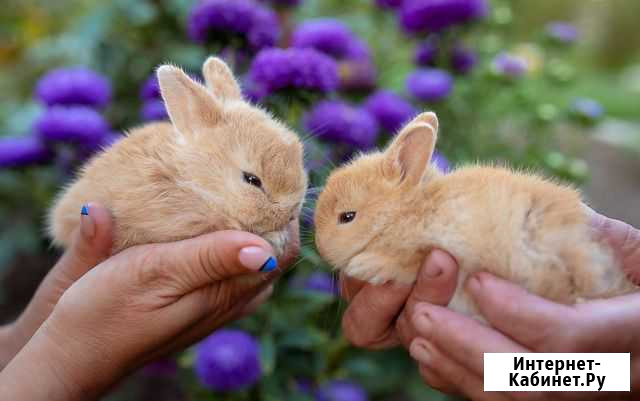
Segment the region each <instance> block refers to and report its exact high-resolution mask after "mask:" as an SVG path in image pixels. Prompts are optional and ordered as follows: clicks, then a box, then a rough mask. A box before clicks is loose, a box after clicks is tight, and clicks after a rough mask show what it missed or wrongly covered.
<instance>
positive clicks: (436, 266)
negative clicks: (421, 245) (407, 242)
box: [424, 250, 442, 278]
mask: <svg viewBox="0 0 640 401" xmlns="http://www.w3.org/2000/svg"><path fill="white" fill-rule="evenodd" d="M438 252H440V251H437V250H435V251H432V252H431V253H430V254H429V257H428V258H427V262H426V268H425V271H424V273H425V274H426V275H427V277H430V278H436V277H438V276H439V275H441V274H442V267H441V266H440V263H439V260H438V259H439V258H438V256H439V255H438Z"/></svg>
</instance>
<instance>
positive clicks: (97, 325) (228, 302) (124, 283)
mask: <svg viewBox="0 0 640 401" xmlns="http://www.w3.org/2000/svg"><path fill="white" fill-rule="evenodd" d="M291 230H292V234H294V235H293V236H292V238H297V237H298V236H297V230H296V227H295V224H293V225H292V227H291ZM296 244H297V242H296V243H295V244H293V245H292V246H290V249H289V250H288V252H287V255H288V258H287V260H283V261H281V262H280V266H281V268H276V269H273V270H272V271H270V268H271V267H274V264H275V263H274V262H275V260H274V259H272V258H273V256H272V255H273V250H272V248H271V246H270V245H269V244H268V243H267V242H266V241H265V240H264V239H262V238H260V237H258V236H255V235H253V234H250V233H245V232H238V231H220V232H215V233H211V234H207V235H203V236H200V237H196V238H193V239H189V240H184V241H179V242H174V243H167V244H153V245H144V246H137V247H132V248H129V249H127V250H125V251H123V252H121V253H119V254H117V255H115V256H112V257H111V258H109V259H106V260H105V261H103V262H102V263H100V264H99V265H97V266H96V267H94V268H93V269H91V270H89V271H88V272H87V273H86V274H84V275H83V276H82V277H81V278H80V279H79V280H77V281H76V282H75V283H74V284H73V285H71V287H69V288H68V289H67V290H66V291H65V292H64V294H63V295H62V297H61V298H60V299H59V301H58V302H57V304H56V306H55V308H54V309H53V312H51V314H50V316H49V317H48V318H47V319H46V320H45V322H44V323H43V324H42V326H41V327H40V329H38V331H37V332H36V334H35V335H34V336H33V338H32V339H31V341H29V343H28V344H27V345H26V346H25V347H24V348H23V349H22V350H21V351H20V352H19V353H18V355H17V356H16V357H15V358H14V359H13V360H12V361H11V363H10V364H9V365H8V366H7V367H6V368H5V370H4V371H3V372H2V374H1V375H0V394H2V396H3V397H9V398H7V399H16V400H22V399H51V400H81V399H82V400H86V399H92V398H94V397H97V396H98V395H99V394H100V393H101V392H103V391H105V390H106V389H107V388H108V387H110V386H111V385H112V384H113V383H114V382H116V381H117V380H118V379H119V378H121V377H122V376H124V375H126V374H127V373H129V372H130V371H132V370H135V369H137V368H138V367H140V366H141V365H143V364H145V363H146V362H148V361H150V360H153V359H156V358H157V357H159V356H162V355H165V354H167V353H170V352H173V351H175V350H177V349H181V348H183V347H185V346H187V345H190V344H192V343H194V342H195V341H197V340H199V339H201V338H202V337H204V336H206V335H207V334H209V333H210V332H212V331H213V330H215V329H216V328H218V327H220V326H221V325H223V324H224V323H226V322H228V321H230V320H232V319H235V318H237V317H240V316H242V315H243V314H245V313H247V311H249V310H251V309H252V308H255V307H256V306H257V304H259V302H261V301H262V300H264V298H266V297H267V296H268V294H269V291H270V288H269V287H270V285H271V282H272V280H273V279H274V278H275V277H276V276H277V275H278V274H279V272H280V271H281V269H282V268H283V267H284V266H286V265H287V264H288V263H289V262H290V261H291V258H292V257H293V256H294V255H295V253H296V250H297V245H296ZM265 266H267V267H265ZM34 369H35V371H37V372H39V373H38V377H37V378H35V379H34V378H33V372H34ZM33 380H36V381H38V382H40V383H42V385H35V386H34V385H23V386H16V385H13V386H12V385H8V382H11V383H13V384H15V383H21V382H23V383H31V382H32V381H33ZM0 398H2V397H0ZM3 399H4V398H3Z"/></svg>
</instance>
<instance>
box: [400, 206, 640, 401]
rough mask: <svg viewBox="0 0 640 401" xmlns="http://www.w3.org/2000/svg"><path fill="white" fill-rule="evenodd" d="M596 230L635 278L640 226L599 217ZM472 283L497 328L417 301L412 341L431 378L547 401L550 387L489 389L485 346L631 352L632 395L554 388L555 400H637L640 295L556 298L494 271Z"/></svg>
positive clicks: (463, 388)
mask: <svg viewBox="0 0 640 401" xmlns="http://www.w3.org/2000/svg"><path fill="white" fill-rule="evenodd" d="M592 226H593V228H594V229H595V230H596V232H597V234H598V235H600V236H601V237H602V238H603V239H604V240H606V241H608V242H609V243H610V244H611V246H612V248H613V249H614V251H615V252H616V254H617V255H618V257H619V259H620V260H621V261H622V262H623V263H624V268H625V270H626V271H627V272H628V273H629V275H630V276H632V277H638V273H640V232H639V231H638V230H636V229H634V228H632V227H631V226H629V225H627V224H625V223H622V222H619V221H616V220H612V219H608V218H606V217H603V216H600V215H595V214H594V215H593V224H592ZM465 285H466V289H467V291H468V292H469V293H470V295H471V296H472V297H473V299H474V301H475V303H476V305H477V306H478V308H479V310H480V313H481V314H482V315H483V316H484V317H485V318H486V319H487V321H488V322H489V324H490V325H491V326H492V327H488V326H486V325H484V324H481V323H479V322H478V321H476V320H474V319H471V318H469V317H466V316H462V315H460V314H457V313H455V312H452V311H451V310H449V309H446V308H444V307H442V306H439V305H433V304H429V303H421V304H418V305H417V306H416V307H415V311H414V313H413V316H412V319H411V322H410V323H411V324H410V326H411V329H412V330H413V332H414V333H417V335H418V336H419V337H418V338H415V339H414V340H413V341H412V342H411V345H410V352H411V355H412V356H413V357H414V358H415V359H416V360H417V361H418V363H419V366H420V372H421V374H422V376H423V378H424V379H425V381H426V382H427V383H428V384H429V385H431V386H432V387H435V388H437V389H440V390H442V391H444V392H448V393H461V394H463V395H465V396H467V397H469V398H471V399H473V400H492V401H493V400H498V401H500V400H546V399H548V394H545V393H517V392H516V393H485V392H483V373H484V372H483V355H484V353H485V352H631V358H632V360H631V388H632V389H633V390H635V391H632V392H631V393H621V394H612V393H608V394H607V393H565V394H560V393H554V399H562V400H574V399H575V400H577V399H580V400H591V399H594V400H596V399H636V398H637V396H638V394H637V391H638V390H639V389H640V356H639V355H640V314H638V310H640V294H630V295H626V296H620V297H616V298H611V299H607V300H596V301H590V302H586V303H582V304H578V305H575V306H567V305H561V304H556V303H553V302H550V301H547V300H545V299H542V298H540V297H537V296H535V295H532V294H530V293H528V292H527V291H525V290H524V289H522V288H521V287H518V286H516V285H513V284H511V283H509V282H506V281H504V280H501V279H498V278H496V277H494V276H491V275H489V274H486V273H479V274H475V275H472V276H471V277H470V278H469V279H468V280H467V282H466V284H465Z"/></svg>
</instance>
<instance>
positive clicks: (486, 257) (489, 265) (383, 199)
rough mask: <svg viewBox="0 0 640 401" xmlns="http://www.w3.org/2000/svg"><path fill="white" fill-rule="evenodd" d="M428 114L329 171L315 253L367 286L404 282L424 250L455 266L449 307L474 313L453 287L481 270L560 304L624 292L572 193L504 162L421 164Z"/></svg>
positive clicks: (432, 121) (428, 138)
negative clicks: (448, 169) (445, 255)
mask: <svg viewBox="0 0 640 401" xmlns="http://www.w3.org/2000/svg"><path fill="white" fill-rule="evenodd" d="M437 130H438V120H437V118H436V116H435V114H433V113H423V114H421V115H419V116H418V117H416V118H415V119H414V120H413V121H411V122H410V123H409V124H408V125H407V126H406V127H404V129H403V130H402V131H401V132H400V133H399V134H398V136H397V137H396V138H395V139H394V141H393V142H392V143H391V145H390V146H389V147H388V148H387V149H386V150H385V151H384V152H382V153H381V152H376V153H371V154H368V155H363V156H361V157H359V158H358V159H356V160H354V161H352V162H351V163H350V164H348V165H346V166H344V167H342V168H340V169H338V170H336V171H335V172H334V173H333V174H332V175H331V176H330V177H329V179H328V181H327V184H326V186H325V188H324V191H323V192H322V194H321V195H320V197H319V199H318V202H317V205H316V214H315V226H316V244H317V247H318V250H319V251H320V254H321V255H322V256H323V257H324V258H325V259H326V260H327V261H328V262H329V263H331V264H332V265H333V266H335V267H336V268H338V269H342V270H343V271H344V272H345V273H346V274H347V275H349V276H353V277H355V278H358V279H361V280H367V281H369V282H372V283H383V282H388V281H397V282H402V283H411V282H413V281H414V280H415V277H416V274H417V272H418V269H419V267H420V265H421V263H422V261H423V260H424V258H425V256H426V255H427V254H428V253H429V252H430V251H431V249H433V248H441V249H444V250H446V251H448V252H450V253H451V254H452V255H453V256H454V257H455V259H456V260H457V262H458V264H459V267H460V274H459V283H458V289H457V291H456V294H455V295H454V298H453V300H452V301H451V303H450V305H449V306H450V307H451V308H452V309H454V310H457V311H459V312H463V313H468V314H474V313H475V309H474V306H473V305H472V304H471V303H470V301H469V298H468V297H467V296H466V295H465V294H464V292H463V290H462V289H461V284H462V283H463V282H464V280H465V278H466V277H467V276H468V275H469V274H470V273H472V272H474V271H479V270H484V271H488V272H491V273H494V274H496V275H498V276H500V277H503V278H505V279H507V280H510V281H513V282H515V283H518V284H520V285H523V286H524V287H526V288H527V289H528V290H530V291H532V292H534V293H536V294H538V295H541V296H544V297H546V298H549V299H551V300H554V301H558V302H562V303H575V302H577V301H579V300H581V299H588V298H600V297H609V296H613V295H618V294H623V293H626V292H629V291H633V290H634V289H635V286H634V285H633V284H632V283H631V282H630V281H629V280H628V279H627V278H626V276H625V274H624V273H623V271H622V269H620V268H619V267H618V266H617V265H616V263H615V261H614V259H613V257H612V253H611V251H610V250H609V249H608V247H607V246H605V245H603V244H600V243H598V242H597V241H595V240H594V239H592V237H591V236H590V231H589V227H588V221H587V215H586V213H585V209H584V208H583V205H582V203H581V199H580V196H579V194H578V193H577V192H576V191H575V190H573V189H571V188H569V187H566V186H561V185H557V184H555V183H552V182H549V181H547V180H544V179H542V178H540V177H537V176H534V175H530V174H522V173H517V172H514V171H511V170H508V169H503V168H493V167H482V166H470V167H464V168H459V169H457V170H455V171H453V172H452V173H450V174H446V175H443V174H442V173H440V172H439V171H438V170H437V169H436V168H434V167H432V166H431V165H430V159H431V155H432V153H433V150H434V146H435V143H436V137H437V135H436V133H437Z"/></svg>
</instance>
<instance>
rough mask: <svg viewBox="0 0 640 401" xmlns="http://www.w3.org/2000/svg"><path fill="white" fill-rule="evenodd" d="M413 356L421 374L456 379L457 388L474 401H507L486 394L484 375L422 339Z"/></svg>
mask: <svg viewBox="0 0 640 401" xmlns="http://www.w3.org/2000/svg"><path fill="white" fill-rule="evenodd" d="M409 352H410V353H411V356H412V357H413V358H414V359H415V360H416V361H418V363H419V364H420V365H421V366H424V367H421V372H424V371H429V372H433V374H437V375H438V376H439V377H450V378H455V386H456V388H457V389H459V391H460V392H461V393H463V394H464V395H465V396H466V397H468V398H470V399H472V400H474V401H507V400H508V399H509V398H507V397H506V396H505V395H503V394H500V393H495V392H488V393H485V392H484V383H483V379H482V375H481V374H480V375H479V374H477V373H474V372H471V371H470V370H468V369H466V368H465V367H464V365H463V364H460V363H458V362H456V361H454V360H453V359H451V358H449V357H448V356H447V355H446V352H442V351H440V350H439V349H438V348H437V347H436V346H434V345H433V344H431V343H430V342H429V341H425V340H424V339H422V338H416V339H415V340H413V342H412V343H411V346H410V348H409Z"/></svg>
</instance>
